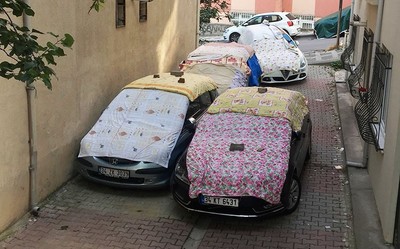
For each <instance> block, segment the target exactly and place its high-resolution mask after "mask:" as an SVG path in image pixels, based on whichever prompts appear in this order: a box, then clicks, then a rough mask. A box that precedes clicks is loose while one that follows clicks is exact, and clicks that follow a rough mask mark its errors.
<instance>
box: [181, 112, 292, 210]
mask: <svg viewBox="0 0 400 249" xmlns="http://www.w3.org/2000/svg"><path fill="white" fill-rule="evenodd" d="M291 132H292V130H291V127H290V122H289V121H288V120H287V119H285V118H272V117H265V116H253V115H247V114H242V113H218V114H208V113H207V114H205V115H204V116H203V118H202V119H201V121H200V123H199V126H198V128H197V131H196V134H195V136H194V138H193V140H192V143H191V145H190V146H189V149H188V154H187V168H188V177H189V181H190V190H189V195H190V197H191V198H196V197H197V196H198V195H199V194H203V195H210V196H231V197H235V196H238V197H239V196H253V197H257V198H261V199H263V200H265V201H267V202H269V203H271V204H277V203H279V202H280V194H281V191H282V188H283V185H284V182H285V179H286V173H287V169H288V164H289V154H290V140H291ZM232 146H233V149H232V150H230V148H231V147H232ZM242 146H243V150H241V149H240V147H242ZM234 147H238V148H236V149H235V148H234Z"/></svg>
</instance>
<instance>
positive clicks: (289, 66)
mask: <svg viewBox="0 0 400 249" xmlns="http://www.w3.org/2000/svg"><path fill="white" fill-rule="evenodd" d="M238 43H239V44H245V45H250V46H251V47H252V48H253V49H254V51H255V53H256V56H257V59H258V63H259V64H260V67H261V71H262V74H261V77H260V83H264V84H274V83H288V82H294V81H301V80H303V79H305V78H306V77H307V71H308V63H307V59H306V58H305V56H304V54H303V53H302V52H301V50H300V49H299V47H298V46H297V44H298V42H297V41H294V40H293V39H292V38H291V37H290V36H289V35H288V34H287V33H286V32H285V31H284V30H283V29H281V28H279V27H276V26H273V25H269V24H268V23H267V24H257V25H251V26H248V27H244V28H243V30H242V35H241V36H240V38H239V40H238Z"/></svg>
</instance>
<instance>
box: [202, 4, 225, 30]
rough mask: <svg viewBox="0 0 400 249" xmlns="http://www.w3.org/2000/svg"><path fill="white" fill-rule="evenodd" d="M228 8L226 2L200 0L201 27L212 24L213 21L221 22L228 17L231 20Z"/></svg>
mask: <svg viewBox="0 0 400 249" xmlns="http://www.w3.org/2000/svg"><path fill="white" fill-rule="evenodd" d="M228 7H229V4H228V3H227V2H226V1H225V0H200V26H201V25H202V24H204V23H210V20H211V19H216V20H218V21H219V20H221V19H222V18H224V17H226V18H228V19H229V20H230V18H231V17H230V15H229V11H228Z"/></svg>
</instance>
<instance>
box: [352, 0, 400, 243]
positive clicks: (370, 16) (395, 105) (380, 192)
mask: <svg viewBox="0 0 400 249" xmlns="http://www.w3.org/2000/svg"><path fill="white" fill-rule="evenodd" d="M371 3H374V2H372V1H370V0H368V1H366V0H358V1H357V2H356V4H355V6H356V8H355V13H356V14H359V15H360V17H361V20H362V21H367V27H369V28H371V29H372V31H373V32H374V33H375V35H376V30H375V28H376V27H377V24H378V21H379V20H377V19H376V17H377V12H378V7H377V5H374V4H371ZM399 9H400V2H399V1H395V0H386V1H384V13H383V19H382V33H381V37H380V41H381V43H383V44H384V45H385V47H386V48H387V49H388V50H389V51H390V52H391V53H392V55H393V66H392V68H393V70H391V80H390V84H389V85H388V86H387V87H389V91H388V93H389V101H388V120H387V122H386V135H385V144H384V150H383V151H376V150H375V147H374V146H369V160H368V171H369V175H370V178H371V182H372V187H373V191H374V195H375V200H376V205H377V207H378V212H379V216H380V220H381V224H382V231H383V236H384V238H385V240H386V241H387V242H389V243H392V242H393V233H394V226H395V217H396V205H397V198H398V188H399V176H400V163H399V162H400V111H399V106H400V84H398V82H400V71H399V70H397V69H398V68H400V47H399V46H398V45H397V41H398V40H399V39H400V27H399V25H398V21H397V20H398V19H397V12H398V11H397V10H399ZM357 50H358V51H357V52H358V53H359V54H361V47H360V46H358V47H357Z"/></svg>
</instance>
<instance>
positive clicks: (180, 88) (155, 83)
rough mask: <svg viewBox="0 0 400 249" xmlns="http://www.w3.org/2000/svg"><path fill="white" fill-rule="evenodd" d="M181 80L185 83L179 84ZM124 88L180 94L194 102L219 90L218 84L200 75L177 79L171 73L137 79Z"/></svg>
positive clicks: (187, 74)
mask: <svg viewBox="0 0 400 249" xmlns="http://www.w3.org/2000/svg"><path fill="white" fill-rule="evenodd" d="M180 80H183V81H184V82H179V81H180ZM124 88H125V89H129V88H136V89H157V90H163V91H168V92H173V93H179V94H183V95H185V96H186V97H188V98H189V100H190V101H193V100H195V99H196V98H197V97H199V96H200V95H202V94H203V93H205V92H208V91H211V90H214V89H217V84H216V83H215V81H214V80H213V79H211V78H210V77H207V76H204V75H199V74H191V73H184V74H183V75H182V76H179V77H177V76H174V75H171V74H170V73H160V74H156V75H148V76H145V77H143V78H140V79H137V80H135V81H133V82H131V83H130V84H128V85H126V86H125V87H124Z"/></svg>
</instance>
